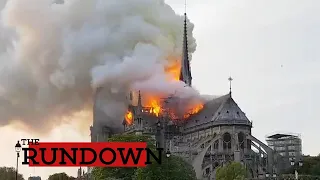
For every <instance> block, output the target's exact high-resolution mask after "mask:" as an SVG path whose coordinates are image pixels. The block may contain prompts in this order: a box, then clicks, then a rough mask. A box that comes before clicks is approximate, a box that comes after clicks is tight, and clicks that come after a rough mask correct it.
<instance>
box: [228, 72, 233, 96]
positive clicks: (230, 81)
mask: <svg viewBox="0 0 320 180" xmlns="http://www.w3.org/2000/svg"><path fill="white" fill-rule="evenodd" d="M228 80H229V89H230V93H231V83H232V80H233V79H232V77H231V76H230V77H229V78H228Z"/></svg>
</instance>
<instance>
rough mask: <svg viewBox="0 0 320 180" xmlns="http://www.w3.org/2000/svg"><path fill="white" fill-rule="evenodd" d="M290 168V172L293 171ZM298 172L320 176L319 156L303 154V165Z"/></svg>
mask: <svg viewBox="0 0 320 180" xmlns="http://www.w3.org/2000/svg"><path fill="white" fill-rule="evenodd" d="M293 169H294V168H291V170H290V172H293V171H294V170H293ZM298 172H299V174H305V175H314V176H320V156H304V157H303V166H302V167H300V168H299V169H298Z"/></svg>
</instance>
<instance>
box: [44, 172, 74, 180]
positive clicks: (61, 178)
mask: <svg viewBox="0 0 320 180" xmlns="http://www.w3.org/2000/svg"><path fill="white" fill-rule="evenodd" d="M74 179H76V178H74V177H72V176H68V175H67V174H66V173H64V172H63V173H55V174H52V175H50V176H49V178H48V180H74Z"/></svg>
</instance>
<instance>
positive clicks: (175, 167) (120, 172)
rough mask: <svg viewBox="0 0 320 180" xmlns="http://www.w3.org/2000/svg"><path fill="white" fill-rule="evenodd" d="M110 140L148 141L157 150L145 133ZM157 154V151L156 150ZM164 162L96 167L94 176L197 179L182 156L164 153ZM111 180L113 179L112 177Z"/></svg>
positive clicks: (102, 178)
mask: <svg viewBox="0 0 320 180" xmlns="http://www.w3.org/2000/svg"><path fill="white" fill-rule="evenodd" d="M108 141H110V142H147V146H148V148H150V149H151V150H153V151H155V150H156V147H155V141H154V139H152V138H151V137H150V136H145V135H116V136H113V137H112V138H110V139H108ZM155 154H156V152H155ZM161 158H162V164H158V163H157V162H155V160H154V159H151V161H152V162H153V163H152V164H151V165H148V166H147V167H145V168H94V169H93V171H92V177H93V178H94V179H95V180H105V179H108V178H113V179H114V180H115V179H121V180H132V179H134V180H158V179H161V180H195V179H196V173H195V171H194V169H193V167H192V165H190V164H188V163H187V162H185V161H184V160H183V159H182V158H181V157H177V156H173V155H171V156H170V157H169V158H167V157H165V155H164V154H163V156H162V157H161ZM110 180H111V179H110Z"/></svg>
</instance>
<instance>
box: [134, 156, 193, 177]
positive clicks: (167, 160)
mask: <svg viewBox="0 0 320 180" xmlns="http://www.w3.org/2000/svg"><path fill="white" fill-rule="evenodd" d="M133 179H134V180H158V179H161V180H196V179H197V177H196V172H195V171H194V169H193V167H192V165H191V164H189V163H187V162H186V161H185V160H184V159H183V158H181V157H178V156H173V155H171V156H170V157H164V156H163V157H162V163H161V164H158V163H152V164H151V165H149V166H147V167H145V168H139V169H138V170H137V171H136V173H135V176H134V178H133Z"/></svg>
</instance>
